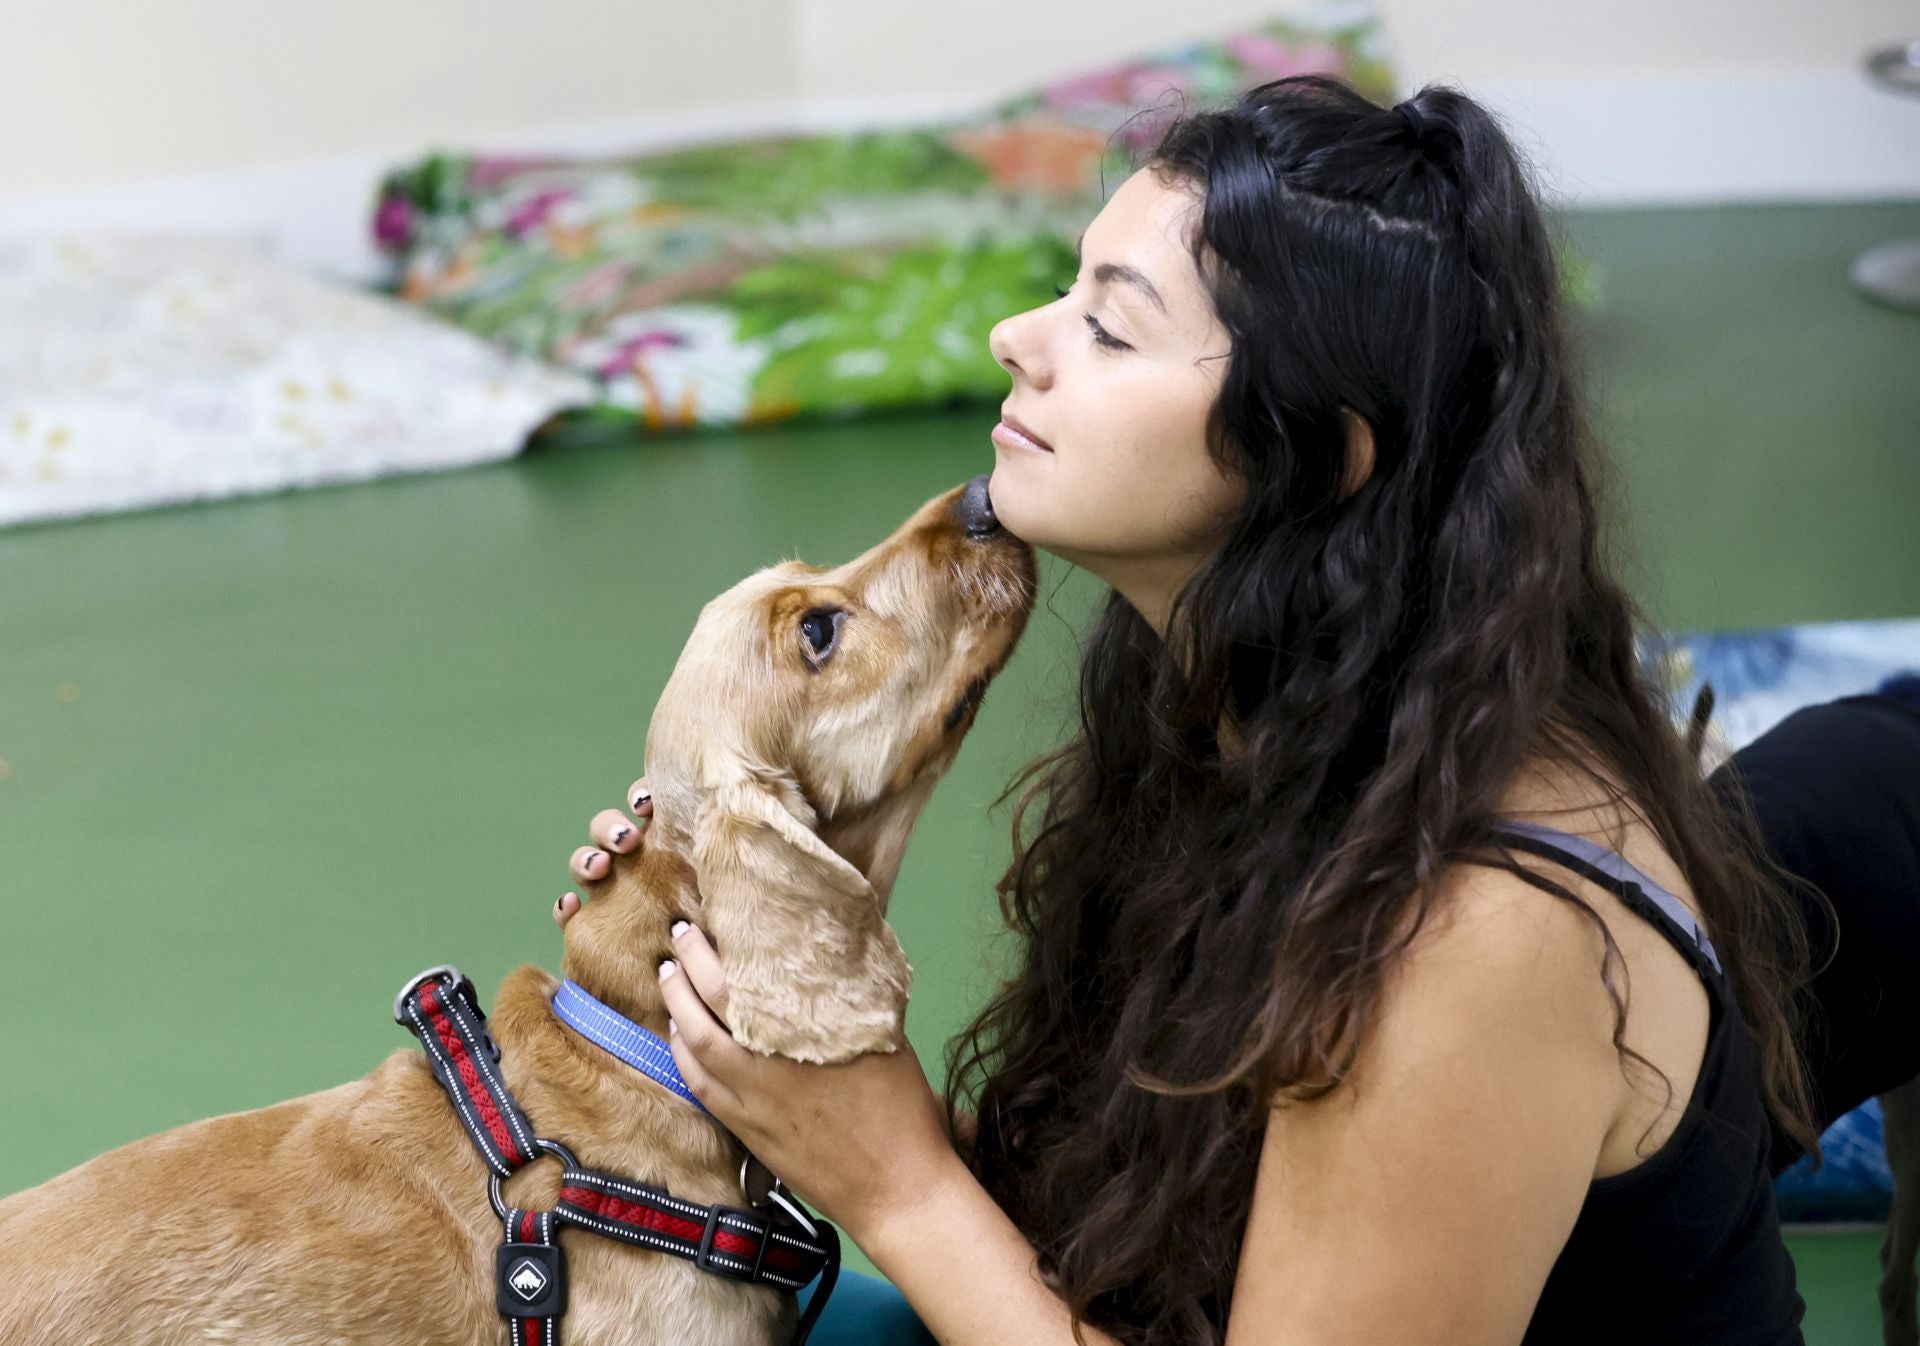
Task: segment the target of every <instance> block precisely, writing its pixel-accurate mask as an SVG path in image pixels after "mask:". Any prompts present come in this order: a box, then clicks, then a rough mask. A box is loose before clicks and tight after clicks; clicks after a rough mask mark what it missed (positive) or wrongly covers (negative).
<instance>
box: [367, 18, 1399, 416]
mask: <svg viewBox="0 0 1920 1346" xmlns="http://www.w3.org/2000/svg"><path fill="white" fill-rule="evenodd" d="M1380 46H1381V44H1380V31H1379V27H1378V24H1377V21H1376V19H1375V17H1374V15H1373V12H1372V10H1371V8H1370V7H1369V6H1367V5H1364V4H1361V5H1355V4H1353V3H1344V2H1343V3H1341V4H1339V5H1337V6H1334V7H1330V8H1322V9H1321V10H1319V11H1316V12H1315V17H1312V18H1308V19H1302V20H1299V21H1277V22H1273V23H1268V24H1264V25H1261V26H1260V27H1257V28H1253V29H1250V30H1248V31H1245V32H1241V33H1236V34H1234V35H1232V36H1229V37H1225V38H1222V39H1220V40H1218V41H1210V42H1199V43H1194V44H1191V45H1188V46H1185V47H1181V48H1179V49H1176V50H1171V51H1163V52H1158V53H1155V54H1153V55H1150V56H1146V57H1143V58H1141V59H1138V60H1133V61H1127V62H1123V63H1121V64H1119V65H1116V66H1113V67H1111V68H1107V69H1103V70H1098V71H1094V72H1091V73H1088V74H1085V75H1082V76H1078V77H1076V78H1072V79H1068V80H1063V81H1061V82H1060V83H1057V84H1053V85H1050V86H1048V87H1046V88H1044V89H1039V90H1036V91H1034V92H1032V93H1029V94H1027V95H1025V96H1022V97H1019V98H1015V99H1012V100H1010V101H1008V102H1006V103H1004V104H1002V105H1001V106H999V107H996V108H993V109H991V110H989V111H987V112H986V113H984V114H983V115H981V116H979V117H977V118H974V119H971V120H968V121H965V122H963V123H960V124H955V125H947V126H933V127H925V128H918V129H903V130H876V131H870V132H862V133H849V134H833V135H804V136H781V137H769V138H761V139H750V140H742V141H734V142H730V143H724V144H712V145H698V146H692V147H687V148H681V149H674V150H668V151H663V152H658V153H652V154H645V155H640V156H636V157H630V158H618V159H568V158H539V157H536V158H526V157H514V158H503V157H499V156H490V155H468V154H456V153H436V154H432V155H429V156H427V157H426V158H424V159H422V160H421V161H419V162H417V163H414V164H412V165H409V166H406V167H403V168H401V169H398V170H397V171H395V172H393V173H392V174H390V175H389V176H388V178H387V179H386V181H385V182H384V183H383V184H382V186H381V188H380V192H379V196H378V201H377V205H376V209H375V213H374V222H373V228H374V234H375V237H376V239H377V241H378V243H379V245H380V247H381V248H382V249H384V250H385V251H386V253H387V254H388V255H389V256H390V258H391V260H392V264H393V275H392V278H391V288H392V289H393V290H394V292H395V293H397V294H398V295H399V296H400V297H401V298H403V299H406V300H410V301H412V302H414V303H417V304H421V305H424V306H425V307H427V308H429V309H431V310H433V311H434V312H436V313H439V314H442V315H444V316H446V317H448V318H451V319H452V320H454V321H455V322H457V323H459V324H460V325H461V326H462V327H465V328H466V329H468V330H469V331H472V332H475V333H478V334H479V335H481V336H485V337H488V338H491V339H493V340H495V341H498V342H501V343H503V344H505V345H506V346H508V347H510V348H512V349H514V350H515V351H518V352H521V353H523V354H530V355H538V356H541V357H544V358H545V359H548V360H551V361H554V362H556V363H558V364H560V365H563V366H565V367H567V368H569V369H572V370H577V371H579V372H581V373H584V374H586V375H588V376H590V377H591V378H592V379H593V380H594V381H595V382H596V384H597V386H598V388H599V391H600V398H599V404H598V405H597V407H595V408H594V409H592V410H590V411H585V412H581V413H579V414H578V415H576V417H575V418H574V420H573V423H572V424H573V427H574V428H576V429H580V428H584V429H585V430H586V431H587V432H588V433H592V432H593V431H594V430H595V429H596V427H598V428H601V429H604V428H606V427H607V426H612V427H614V428H616V429H618V430H625V431H627V432H629V433H630V432H632V431H633V430H636V429H637V430H639V431H641V432H643V433H644V432H659V431H666V430H673V429H679V428H685V427H696V426H706V427H714V426H737V425H742V424H762V423H769V422H779V421H785V420H788V419H790V418H793V417H797V416H803V415H814V416H828V417H833V416H845V415H852V414H857V413H860V412H863V411H869V410H877V409H888V408H900V407H907V406H940V405H944V404H949V403H954V402H964V401H974V400H987V399H992V400H998V399H999V398H1000V397H1002V396H1003V395H1004V394H1005V389H1006V376H1005V374H1004V372H1003V371H1002V370H1001V369H1000V368H999V366H998V365H997V364H996V363H995V362H994V360H993V357H992V356H991V355H990V354H989V352H988V350H987V333H988V331H989V329H991V327H992V326H993V324H994V323H996V322H998V321H999V320H1000V319H1001V318H1003V317H1005V316H1007V315H1008V314H1011V313H1016V312H1018V311H1020V310H1022V309H1026V308H1030V307H1033V306H1034V305H1036V304H1040V303H1044V302H1049V301H1051V299H1052V298H1053V288H1052V287H1053V286H1055V285H1056V284H1059V283H1061V282H1063V281H1064V280H1066V279H1067V278H1069V277H1070V276H1071V275H1072V273H1073V271H1074V269H1075V268H1074V247H1073V240H1074V239H1076V238H1077V237H1078V236H1079V233H1080V232H1081V230H1083V229H1084V228H1085V226H1086V223H1087V221H1088V220H1089V219H1091V218H1092V217H1093V215H1094V214H1095V213H1097V212H1098V210H1099V207H1100V205H1101V202H1102V200H1103V197H1104V193H1105V192H1106V191H1109V190H1111V188H1112V187H1113V186H1114V185H1115V184H1116V183H1117V182H1118V181H1119V180H1120V179H1121V178H1124V177H1125V176H1126V174H1127V173H1128V172H1129V171H1130V163H1131V159H1130V156H1132V155H1133V154H1135V153H1137V152H1138V151H1140V150H1141V149H1143V148H1145V147H1147V146H1149V145H1151V143H1152V141H1153V139H1154V136H1155V134H1156V130H1157V128H1158V126H1159V125H1160V124H1161V123H1162V121H1163V120H1164V117H1165V115H1166V114H1168V113H1170V112H1174V111H1178V110H1179V108H1180V106H1181V105H1182V103H1183V102H1185V103H1187V104H1194V103H1198V102H1201V101H1205V100H1214V99H1220V100H1224V99H1228V98H1231V97H1232V96H1233V95H1235V94H1237V93H1239V92H1240V91H1242V90H1244V89H1247V88H1251V87H1254V86H1256V85H1259V84H1262V83H1265V82H1267V81H1269V80H1273V79H1277V78H1280V77H1283V76H1287V75H1295V74H1301V73H1306V72H1324V73H1331V74H1336V75H1339V76H1341V77H1343V78H1344V79H1346V80H1348V81H1349V82H1351V83H1353V84H1354V85H1355V86H1356V87H1357V88H1359V89H1361V90H1362V91H1363V92H1365V93H1367V94H1368V95H1369V96H1370V97H1374V98H1377V99H1381V100H1383V101H1388V102H1390V101H1392V98H1393V81H1392V78H1391V75H1390V72H1389V70H1388V67H1387V64H1386V62H1385V60H1384V59H1383V57H1382V54H1381V50H1380Z"/></svg>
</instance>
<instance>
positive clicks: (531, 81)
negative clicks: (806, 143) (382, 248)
mask: <svg viewBox="0 0 1920 1346" xmlns="http://www.w3.org/2000/svg"><path fill="white" fill-rule="evenodd" d="M793 21H794V13H793V6H792V3H791V0H698V3H687V2H686V0H625V3H612V2H611V0H538V2H537V3H528V2H527V0H316V2H314V3H306V4H293V3H289V2H288V0H157V2H155V0H0V128H5V130H4V133H3V134H0V191H20V190H25V189H36V188H56V187H58V188H64V187H72V186H76V185H82V184H95V183H101V182H111V181H115V180H121V179H126V178H136V177H153V176H163V175H168V174H175V173H183V172H193V171H197V170H208V169H228V168H238V167H246V166H251V165H258V164H270V163H278V162H281V161H285V160H292V159H304V158H313V157H320V156H329V155H340V154H345V153H351V152H354V151H365V150H395V149H398V150H401V151H402V152H404V153H413V152H415V150H416V148H417V147H420V146H423V145H425V144H428V143H430V142H433V141H436V140H449V141H454V142H470V141H473V140H476V139H480V138H484V137H487V136H490V135H494V134H497V133H500V132H505V131H515V130H526V129H528V128H537V127H543V126H545V127H551V126H564V125H568V124H573V123H580V122H591V121H596V120H605V119H609V118H625V119H631V118H635V117H644V116H647V115H648V114H651V113H656V112H670V113H675V114H678V113H680V112H682V111H684V110H685V109H687V108H689V107H696V108H697V107H704V108H709V109H711V108H717V107H722V106H726V105H730V104H735V103H740V102H760V103H782V102H787V101H790V100H791V99H792V98H793V96H794V92H795V87H794V86H795V80H796V72H795V66H794V61H793Z"/></svg>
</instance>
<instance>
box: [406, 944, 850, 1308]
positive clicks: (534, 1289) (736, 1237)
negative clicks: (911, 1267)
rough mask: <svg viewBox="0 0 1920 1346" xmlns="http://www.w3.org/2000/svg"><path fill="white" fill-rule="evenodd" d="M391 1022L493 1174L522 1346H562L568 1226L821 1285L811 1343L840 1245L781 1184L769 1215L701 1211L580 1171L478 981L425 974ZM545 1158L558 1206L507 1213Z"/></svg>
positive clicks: (760, 1277)
mask: <svg viewBox="0 0 1920 1346" xmlns="http://www.w3.org/2000/svg"><path fill="white" fill-rule="evenodd" d="M393 1017H394V1021H395V1022H396V1023H398V1024H400V1025H401V1026H402V1027H404V1028H406V1029H408V1030H409V1031H411V1032H412V1033H413V1034H414V1036H416V1037H417V1038H419V1039H420V1044H421V1045H422V1046H423V1047H425V1048H426V1050H427V1061H428V1063H429V1064H430V1065H431V1066H432V1067H433V1077H434V1079H436V1080H438V1081H439V1082H440V1086H441V1088H443V1089H445V1090H446V1092H447V1097H448V1099H449V1100H451V1102H452V1103H453V1110H454V1113H455V1114H456V1115H457V1116H458V1117H459V1118H460V1124H461V1125H462V1126H463V1127H464V1128H465V1129H466V1132H467V1135H468V1136H469V1137H470V1138H471V1139H472V1141H473V1143H474V1146H475V1147H476V1148H477V1149H478V1150H479V1151H480V1158H481V1159H482V1161H484V1162H485V1164H486V1166H487V1168H488V1169H489V1170H491V1177H490V1178H489V1179H488V1188H487V1194H488V1197H489V1198H490V1199H491V1201H492V1202H493V1209H494V1211H495V1213H496V1214H498V1215H499V1216H500V1219H501V1222H502V1224H503V1226H504V1229H505V1238H504V1240H503V1241H502V1243H501V1245H500V1248H499V1251H498V1252H497V1253H496V1255H495V1257H494V1300H495V1306H496V1307H497V1308H498V1309H499V1311H500V1314H501V1316H502V1317H504V1318H506V1319H507V1321H508V1323H509V1325H510V1326H511V1327H512V1329H513V1343H514V1346H559V1342H560V1318H561V1316H562V1315H563V1314H564V1313H565V1312H566V1308H567V1275H566V1261H565V1259H564V1257H563V1256H562V1255H561V1250H560V1245H559V1244H558V1243H557V1242H556V1241H555V1240H556V1235H557V1234H558V1232H559V1229H560V1227H561V1226H563V1225H573V1226H574V1227H576V1228H579V1229H587V1230H591V1231H593V1232H594V1233H596V1234H601V1235H604V1236H606V1237H608V1238H613V1239H618V1240H620V1241H621V1242H622V1243H631V1244H633V1245H634V1246H636V1247H640V1248H647V1249H651V1250H652V1251H654V1252H663V1253H671V1254H672V1255H673V1256H675V1257H684V1258H686V1259H687V1260H689V1261H691V1262H692V1263H693V1264H694V1265H695V1266H697V1267H699V1268H700V1269H701V1270H702V1271H705V1272H708V1273H710V1274H712V1275H715V1276H721V1277H724V1278H726V1279H728V1280H735V1281H740V1282H742V1283H744V1284H761V1285H773V1286H777V1287H778V1288H780V1289H782V1290H786V1291H788V1292H797V1291H799V1290H801V1289H803V1288H804V1287H805V1286H806V1285H807V1283H808V1282H810V1281H811V1280H813V1278H814V1277H815V1276H819V1277H820V1285H819V1287H818V1288H817V1289H816V1290H815V1292H814V1295H813V1298H812V1300H810V1301H809V1302H808V1304H807V1307H806V1311H805V1312H804V1313H802V1314H801V1315H800V1321H799V1323H798V1324H797V1325H796V1326H795V1328H794V1334H793V1346H805V1343H806V1340H807V1337H808V1335H809V1334H810V1333H811V1332H812V1331H813V1325H814V1323H815V1322H816V1321H818V1319H819V1317H820V1311H821V1310H822V1309H824V1308H825V1307H826V1304H827V1297H828V1296H829V1295H830V1294H832V1293H833V1285H834V1282H835V1280H837V1279H838V1278H839V1274H840V1236H839V1233H838V1231H836V1230H835V1229H834V1227H833V1226H832V1225H830V1224H828V1223H827V1222H826V1221H825V1220H822V1219H819V1218H818V1217H817V1216H814V1215H811V1214H809V1213H808V1212H807V1211H806V1210H805V1209H804V1208H803V1207H801V1206H800V1205H799V1204H798V1203H797V1202H794V1201H792V1199H791V1198H790V1197H788V1196H786V1195H785V1194H784V1193H782V1192H781V1190H780V1188H779V1187H778V1185H777V1184H776V1187H775V1191H774V1194H773V1196H772V1197H771V1201H772V1202H773V1203H775V1204H772V1205H769V1206H767V1207H761V1208H749V1207H743V1206H703V1205H700V1204H699V1203H697V1202H693V1201H684V1200H682V1199H680V1198H679V1197H676V1196H674V1195H672V1194H671V1193H669V1192H668V1191H667V1189H666V1188H664V1187H656V1186H653V1185H652V1184H649V1183H642V1182H633V1181H631V1180H628V1179H625V1178H618V1177H615V1176H613V1175H611V1174H607V1173H599V1172H595V1171H593V1170H591V1169H585V1168H582V1167H581V1166H580V1164H579V1162H578V1161H577V1160H576V1159H574V1157H573V1154H572V1152H571V1151H569V1150H568V1149H567V1148H566V1147H565V1146H564V1145H561V1144H559V1143H558V1142H556V1141H552V1140H548V1139H546V1138H545V1137H543V1136H540V1135H537V1134H536V1133H535V1131H534V1128H533V1123H532V1122H530V1121H528V1120H527V1115H526V1113H525V1112H523V1111H522V1110H521V1108H520V1105H519V1104H518V1103H517V1102H516V1101H515V1100H514V1097H513V1094H512V1093H511V1092H510V1091H509V1090H508V1089H507V1082H506V1078H505V1077H504V1076H503V1075H502V1074H501V1073H500V1047H499V1044H498V1043H496V1042H495V1041H494V1040H493V1034H492V1033H491V1032H489V1031H488V1030H487V1016H486V1015H485V1014H484V1013H483V1012H482V1011H481V1009H480V1000H479V997H478V995H477V994H476V993H475V991H474V989H473V983H472V982H471V981H469V980H467V978H465V977H463V976H461V975H460V970H459V969H458V968H456V967H453V966H452V965H451V964H442V965H441V966H439V967H432V968H428V969H427V970H426V971H425V972H422V973H421V974H420V975H419V976H417V977H414V978H413V979H412V980H411V981H409V982H408V983H407V984H406V985H405V986H403V987H401V988H400V994H399V995H398V996H396V997H394V1002H393ZM542 1154H551V1155H553V1156H554V1157H556V1158H558V1159H559V1160H560V1162H561V1164H562V1165H563V1166H564V1171H563V1172H562V1173H561V1176H560V1199H559V1201H558V1203H557V1204H556V1205H555V1206H554V1208H553V1209H552V1210H545V1211H532V1210H521V1209H519V1208H518V1207H509V1206H507V1204H506V1203H505V1201H504V1200H503V1198H502V1196H501V1190H500V1185H501V1181H502V1180H503V1179H505V1178H507V1177H509V1176H511V1175H512V1174H513V1173H514V1172H516V1171H517V1170H519V1169H520V1168H522V1167H524V1166H525V1165H527V1164H529V1163H531V1162H533V1161H534V1160H535V1159H537V1158H539V1157H540V1156H541V1155H542ZM742 1172H743V1173H744V1172H745V1170H744V1168H743V1169H742Z"/></svg>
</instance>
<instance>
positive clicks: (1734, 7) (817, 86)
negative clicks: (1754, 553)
mask: <svg viewBox="0 0 1920 1346" xmlns="http://www.w3.org/2000/svg"><path fill="white" fill-rule="evenodd" d="M1312 3H1313V0H1179V3H1175V4H1168V3H1167V2H1166V0H959V2H958V3H936V2H935V0H698V3H689V0H547V3H544V4H527V3H524V0H323V2H322V3H316V4H307V5H298V6H296V5H291V4H288V3H286V0H164V3H157V4H156V3H142V2H141V0H0V44H3V45H0V128H3V129H0V239H4V238H5V237H7V236H8V235H11V234H19V233H22V232H27V231H39V230H44V229H62V228H95V227H101V226H124V227H138V228H219V229H224V230H227V231H229V232H245V233H250V234H253V235H255V236H258V237H261V238H263V239H265V240H267V241H268V242H270V243H271V244H273V245H275V246H277V247H279V248H280V249H281V250H282V251H283V252H284V253H285V254H287V255H288V256H290V257H292V258H295V259H297V260H300V261H302V262H305V263H307V264H309V265H312V266H315V267H318V268H319V269H322V270H326V271H332V272H335V273H339V274H342V275H349V276H354V277H361V276H365V275H369V274H372V273H373V272H374V271H375V270H377V267H378V259H377V258H376V257H375V256H374V255H373V253H372V250H371V247H370V245H369V243H368V241H367V219H366V211H367V205H368V201H369V198H370V194H371V192H372V189H373V186H374V184H375V182H376V181H377V180H378V177H379V175H380V173H381V171H382V170H384V169H386V168H388V167H391V166H393V165H394V164H396V163H402V162H407V161H410V160H412V159H415V158H417V157H418V156H419V155H420V154H421V153H422V152H423V151H424V150H426V149H429V148H433V147H441V146H444V147H455V148H498V149H555V150H563V151H573V152H595V151H604V150H614V149H622V148H631V147H639V146H643V145H651V144H659V143H662V142H665V141H669V140H674V139H684V138H686V137H688V136H701V135H713V134H723V133H728V132H733V131H746V130H760V129H768V128H772V127H778V126H803V127H824V126H844V125H850V124H860V123H867V122H872V121H876V120H880V121H886V120H913V119H919V118H924V117H932V116H941V115H945V114H948V113H955V112H959V111H961V110H964V109H968V108H971V107H973V106H976V105H977V104H978V103H980V102H983V101H987V100H991V99H994V98H998V97H1000V96H1002V95H1005V94H1008V93H1012V92H1015V91H1018V90H1020V89H1023V88H1026V87H1029V86H1031V85H1033V84H1036V83H1039V82H1042V81H1045V80H1048V79H1051V78H1054V77H1056V76H1058V75H1062V74H1067V73H1073V72H1077V71H1081V70H1085V69H1087V68H1090V67H1093V66H1097V65H1099V64H1100V63H1102V62H1105V61H1110V60H1113V59H1117V58H1120V57H1124V56H1127V55H1130V54H1134V53H1137V52H1142V51H1145V50H1149V49H1151V48H1154V47H1156V46H1160V45H1165V44H1170V43H1178V42H1181V41H1187V40H1192V39H1197V38H1206V37H1212V36H1218V35H1220V34H1222V33H1225V32H1229V31H1232V30H1233V29H1234V28H1236V27H1238V26H1241V25H1245V24H1248V23H1252V22H1258V21H1259V20H1262V19H1265V18H1268V17H1272V16H1274V15H1276V14H1286V13H1299V12H1302V8H1301V7H1302V6H1303V5H1311V4H1312ZM1374 3H1375V5H1376V7H1377V9H1378V11H1379V12H1380V13H1381V15H1382V16H1383V20H1384V29H1385V38H1386V42H1387V46H1388V55H1389V56H1390V58H1391V59H1392V60H1393V62H1394V64H1395V66H1396V68H1397V70H1398V72H1399V74H1400V77H1401V81H1402V85H1403V89H1402V92H1405V91H1407V90H1410V89H1412V88H1414V87H1417V86H1418V85H1419V84H1421V83H1423V82H1426V81H1429V80H1442V81H1446V82H1449V83H1453V84H1458V85H1460V86H1462V87H1464V88H1466V89H1467V90H1468V91H1469V92H1470V93H1472V94H1474V95H1475V96H1476V97H1479V98H1481V99H1483V100H1484V101H1486V102H1487V103H1488V104H1489V105H1491V106H1492V107H1493V108H1494V110H1495V111H1496V112H1497V113H1499V114H1500V115H1501V116H1502V117H1503V119H1504V120H1505V121H1506V123H1507V125H1508V128H1509V130H1510V131H1512V132H1513V134H1514V135H1515V137H1516V139H1518V140H1519V141H1520V142H1521V144H1522V146H1523V148H1525V149H1526V150H1527V151H1528V153H1529V154H1530V156H1531V157H1532V159H1533V160H1534V163H1535V165H1536V168H1537V169H1538V170H1539V172H1540V175H1541V181H1542V186H1543V187H1544V188H1545V189H1546V191H1547V193H1548V195H1549V196H1550V197H1551V198H1554V199H1557V200H1566V201H1573V202H1577V203H1583V204H1596V203H1597V204H1634V203H1652V202H1666V201H1681V202H1690V201H1716V200H1743V199H1749V200H1750V199H1761V200H1768V199H1822V198H1876V197H1880V198H1884V197H1899V198H1912V197H1920V99H1916V98H1911V97H1906V98H1903V97H1899V96H1896V95H1894V94H1891V93H1885V92H1881V91H1878V90H1875V89H1872V88H1871V87H1870V86H1869V85H1868V84H1867V81H1866V79H1865V77H1864V76H1863V75H1862V74H1861V73H1860V59H1861V56H1862V54H1863V52H1864V51H1865V50H1866V49H1867V48H1868V47H1870V46H1875V45H1884V44H1888V43H1892V42H1895V41H1915V40H1920V4H1916V3H1915V2H1914V0H1679V2H1678V3H1676V2H1675V0H1374Z"/></svg>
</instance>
